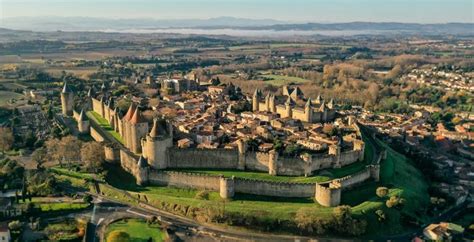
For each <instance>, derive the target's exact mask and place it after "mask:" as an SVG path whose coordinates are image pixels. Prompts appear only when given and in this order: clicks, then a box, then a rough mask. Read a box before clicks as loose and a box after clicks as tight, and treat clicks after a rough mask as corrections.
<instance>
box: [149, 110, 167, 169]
mask: <svg viewBox="0 0 474 242" xmlns="http://www.w3.org/2000/svg"><path fill="white" fill-rule="evenodd" d="M166 128H168V132H172V131H173V130H172V128H170V127H169V126H168V127H161V129H160V125H159V122H158V120H157V119H155V120H153V126H152V128H151V130H150V132H149V133H148V134H147V136H146V138H144V139H142V141H141V143H142V153H143V156H144V157H145V158H147V159H148V164H150V165H151V166H152V167H153V168H155V169H165V168H167V167H168V156H167V153H168V148H171V147H172V146H173V138H172V135H170V134H167V131H166Z"/></svg>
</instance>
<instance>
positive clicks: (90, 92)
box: [87, 88, 92, 97]
mask: <svg viewBox="0 0 474 242" xmlns="http://www.w3.org/2000/svg"><path fill="white" fill-rule="evenodd" d="M87 96H88V97H92V88H89V91H87Z"/></svg>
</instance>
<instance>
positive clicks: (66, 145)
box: [59, 135, 82, 162]
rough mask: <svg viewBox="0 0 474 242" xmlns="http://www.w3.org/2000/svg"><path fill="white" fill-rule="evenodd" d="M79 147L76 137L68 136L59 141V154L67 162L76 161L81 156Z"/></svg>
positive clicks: (80, 144) (79, 143) (79, 142)
mask: <svg viewBox="0 0 474 242" xmlns="http://www.w3.org/2000/svg"><path fill="white" fill-rule="evenodd" d="M81 146H82V143H81V141H80V140H78V139H77V137H75V136H72V135H69V136H66V137H63V138H62V139H61V142H60V146H59V153H60V154H61V156H62V157H63V158H64V159H65V160H66V161H68V162H71V161H77V160H79V158H80V156H81Z"/></svg>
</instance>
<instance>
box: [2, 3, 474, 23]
mask: <svg viewBox="0 0 474 242" xmlns="http://www.w3.org/2000/svg"><path fill="white" fill-rule="evenodd" d="M473 2H474V0H95V1H93V0H0V17H1V18H8V17H19V16H75V17H76V16H87V17H104V18H156V19H166V18H172V19H182V18H200V19H203V18H211V17H219V16H232V17H243V18H254V19H262V18H272V19H278V20H287V21H296V22H348V21H378V22H388V21H395V22H417V23H445V22H471V23H472V22H473V15H474V6H473Z"/></svg>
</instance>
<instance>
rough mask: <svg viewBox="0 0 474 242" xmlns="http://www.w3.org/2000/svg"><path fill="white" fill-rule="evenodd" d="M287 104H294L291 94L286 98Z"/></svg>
mask: <svg viewBox="0 0 474 242" xmlns="http://www.w3.org/2000/svg"><path fill="white" fill-rule="evenodd" d="M285 104H287V105H291V104H293V99H291V96H288V98H287V99H286V102H285Z"/></svg>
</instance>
